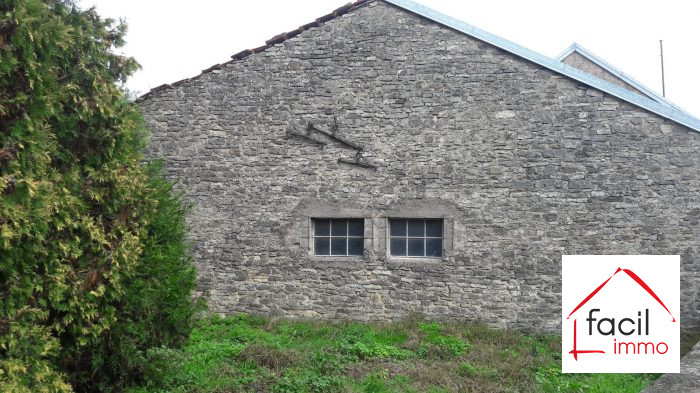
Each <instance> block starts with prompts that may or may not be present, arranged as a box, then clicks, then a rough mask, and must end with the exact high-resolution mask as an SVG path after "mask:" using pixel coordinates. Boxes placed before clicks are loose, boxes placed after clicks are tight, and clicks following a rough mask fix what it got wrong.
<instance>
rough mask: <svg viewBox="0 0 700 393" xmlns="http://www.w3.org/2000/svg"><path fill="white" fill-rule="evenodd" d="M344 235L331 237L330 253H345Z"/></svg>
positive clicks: (345, 239) (345, 240)
mask: <svg viewBox="0 0 700 393" xmlns="http://www.w3.org/2000/svg"><path fill="white" fill-rule="evenodd" d="M347 240H348V238H346V237H332V238H331V255H347V246H346V242H347Z"/></svg>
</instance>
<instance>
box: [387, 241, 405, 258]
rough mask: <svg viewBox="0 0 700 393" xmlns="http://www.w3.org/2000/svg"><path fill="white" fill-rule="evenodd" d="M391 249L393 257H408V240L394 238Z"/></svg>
mask: <svg viewBox="0 0 700 393" xmlns="http://www.w3.org/2000/svg"><path fill="white" fill-rule="evenodd" d="M390 245H391V248H390V251H389V252H390V253H391V255H395V256H397V257H401V256H406V239H405V238H398V239H397V238H392V239H391V242H390Z"/></svg>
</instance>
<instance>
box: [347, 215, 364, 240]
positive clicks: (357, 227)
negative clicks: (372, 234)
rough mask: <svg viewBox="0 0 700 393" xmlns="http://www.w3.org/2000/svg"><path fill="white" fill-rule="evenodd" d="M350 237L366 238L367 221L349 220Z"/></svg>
mask: <svg viewBox="0 0 700 393" xmlns="http://www.w3.org/2000/svg"><path fill="white" fill-rule="evenodd" d="M348 235H349V236H364V235H365V220H363V219H359V220H348Z"/></svg>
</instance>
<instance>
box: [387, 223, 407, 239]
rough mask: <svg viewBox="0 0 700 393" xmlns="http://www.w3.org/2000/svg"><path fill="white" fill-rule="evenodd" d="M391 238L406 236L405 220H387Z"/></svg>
mask: <svg viewBox="0 0 700 393" xmlns="http://www.w3.org/2000/svg"><path fill="white" fill-rule="evenodd" d="M389 228H390V230H389V234H390V235H391V236H406V220H389Z"/></svg>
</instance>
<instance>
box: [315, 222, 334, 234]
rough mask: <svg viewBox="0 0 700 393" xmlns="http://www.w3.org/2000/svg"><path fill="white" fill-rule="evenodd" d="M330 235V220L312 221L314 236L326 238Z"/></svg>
mask: <svg viewBox="0 0 700 393" xmlns="http://www.w3.org/2000/svg"><path fill="white" fill-rule="evenodd" d="M330 234H331V224H330V220H314V235H315V236H328V235H330Z"/></svg>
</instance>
